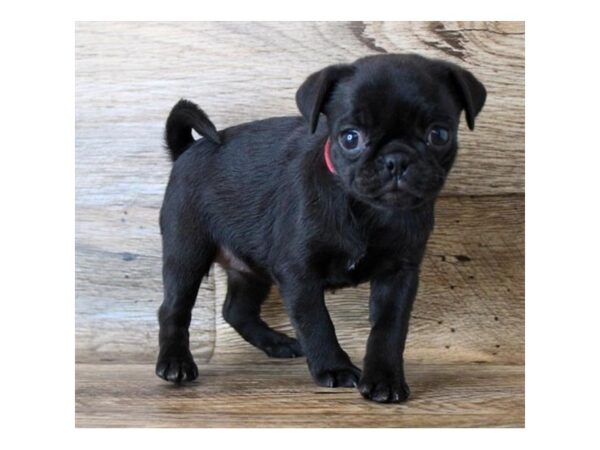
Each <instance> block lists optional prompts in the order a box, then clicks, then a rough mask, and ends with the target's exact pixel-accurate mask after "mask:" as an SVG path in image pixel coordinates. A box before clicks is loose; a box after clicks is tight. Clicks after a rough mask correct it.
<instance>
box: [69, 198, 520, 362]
mask: <svg viewBox="0 0 600 450" xmlns="http://www.w3.org/2000/svg"><path fill="white" fill-rule="evenodd" d="M125 212H127V214H125ZM78 215H79V216H80V217H81V218H80V220H79V221H78V223H77V245H76V251H77V259H76V266H77V271H76V288H77V305H76V312H77V317H76V331H77V340H76V343H77V360H78V361H80V362H91V363H94V362H98V361H100V360H108V361H119V362H131V361H137V362H153V361H154V359H155V357H156V351H157V337H156V336H157V333H158V329H157V323H156V310H157V308H158V306H159V305H160V301H161V297H162V283H161V279H160V270H161V262H160V239H159V234H158V228H157V225H156V221H157V217H158V210H157V209H152V208H128V209H125V210H123V209H120V208H91V209H90V208H81V209H79V211H78ZM140 227H141V228H140ZM523 244H524V199H523V197H522V196H520V195H519V196H499V197H496V196H493V197H473V198H471V197H447V198H443V199H441V200H440V201H439V202H438V205H437V224H436V228H435V231H434V234H433V236H432V239H431V241H430V243H429V246H428V249H427V257H426V260H425V263H424V267H423V273H422V277H421V285H420V290H419V295H418V298H417V302H416V305H415V310H414V312H413V320H412V321H411V331H410V334H409V343H408V350H407V352H408V353H407V356H408V358H409V359H410V360H413V361H425V362H426V361H429V362H431V361H438V360H439V361H445V362H452V361H454V362H474V361H486V362H496V363H503V364H507V363H515V364H522V363H523V359H524V356H523V354H524V259H523V255H524V250H523ZM213 273H216V278H214V277H212V276H211V277H209V278H208V279H207V280H205V281H204V283H203V287H202V290H201V292H200V294H199V300H198V301H197V302H196V308H195V310H194V314H193V322H192V327H191V342H192V346H193V351H194V354H195V356H196V357H197V359H198V361H199V362H206V361H208V359H209V358H210V357H211V356H212V355H213V353H214V354H215V355H231V356H232V357H233V358H237V357H240V356H244V355H246V354H250V355H254V356H255V357H257V358H262V357H263V355H262V353H261V352H259V351H258V350H256V349H255V348H254V347H252V346H250V345H249V344H247V343H246V342H245V341H243V340H242V339H241V338H240V337H239V336H238V335H237V333H236V332H235V331H234V330H232V329H231V328H230V327H229V325H227V324H226V323H224V322H223V320H222V318H221V314H220V309H221V304H222V302H223V299H224V297H225V287H224V281H225V278H224V275H223V273H222V272H221V271H219V270H218V269H215V270H214V271H213ZM367 298H368V286H361V287H359V288H357V289H344V290H340V291H338V292H336V294H335V295H328V298H327V303H328V306H329V309H330V311H331V313H332V316H333V320H334V323H335V325H336V327H337V333H338V336H339V337H340V341H341V343H342V345H343V346H344V348H346V349H347V350H348V351H349V352H350V354H351V355H352V356H353V357H354V358H356V359H357V360H358V361H360V358H361V357H362V354H363V351H364V345H365V341H366V338H367V335H368V331H369V329H368V320H367V317H368V308H367ZM264 316H265V318H266V320H267V321H268V322H269V323H270V324H272V325H273V326H275V327H276V328H278V329H282V330H284V331H288V332H289V331H290V326H289V321H288V319H287V316H286V315H285V313H284V312H283V308H282V306H281V302H280V300H279V298H278V297H277V296H276V295H273V296H272V297H271V298H270V300H269V301H268V302H267V304H266V305H265V308H264Z"/></svg>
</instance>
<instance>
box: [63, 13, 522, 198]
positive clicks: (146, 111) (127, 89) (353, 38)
mask: <svg viewBox="0 0 600 450" xmlns="http://www.w3.org/2000/svg"><path fill="white" fill-rule="evenodd" d="M75 41H76V54H75V57H76V63H75V67H76V85H75V99H76V149H77V152H76V167H77V173H76V183H77V196H76V201H77V204H78V205H81V206H83V205H90V204H96V205H98V206H100V205H102V206H108V205H111V204H115V202H117V204H120V205H121V206H129V205H131V204H136V205H140V206H142V205H143V206H147V205H156V204H158V202H159V201H160V200H159V199H160V196H161V195H162V193H163V188H164V184H165V180H166V178H167V175H168V172H169V168H170V165H169V164H168V163H167V158H166V154H165V152H164V151H163V150H162V133H163V126H164V122H165V119H166V117H167V114H168V112H169V110H170V108H171V107H172V106H173V104H174V103H175V102H176V101H177V100H178V99H179V98H181V97H186V98H189V99H191V100H194V101H196V102H198V103H199V104H200V105H201V106H202V108H204V109H205V110H206V111H207V113H208V114H209V115H210V117H211V118H212V119H213V120H214V122H215V124H216V125H217V127H218V128H219V129H221V128H224V127H227V126H230V125H234V124H237V123H240V122H245V121H250V120H255V119H260V118H265V117H270V116H280V115H290V114H292V115H295V114H298V112H297V109H296V105H295V103H294V95H295V91H296V89H297V88H298V86H299V85H300V83H301V82H302V81H303V80H304V79H305V78H306V77H307V76H308V75H309V74H310V73H312V72H313V71H315V70H318V69H320V68H322V67H324V66H326V65H329V64H332V63H337V62H349V61H352V60H354V59H356V58H358V57H361V56H365V55H368V54H374V53H381V52H384V51H385V52H418V53H421V54H424V55H428V56H432V57H440V58H445V59H447V60H450V61H453V62H456V63H459V64H462V65H463V66H464V67H466V68H468V69H471V70H473V72H474V73H475V74H476V75H477V76H478V77H479V78H480V79H481V80H482V81H483V83H484V84H485V85H486V87H487V89H488V100H487V103H486V105H485V109H484V110H483V112H482V114H481V116H480V117H479V118H478V121H477V125H476V130H475V132H473V133H472V132H469V131H468V130H467V128H466V125H465V124H464V123H463V125H462V129H461V137H460V140H461V151H460V154H459V157H458V160H457V164H456V166H455V170H454V171H453V173H452V174H451V177H450V179H449V180H448V184H447V186H446V188H445V190H444V193H445V195H453V194H466V195H478V194H503V193H522V192H523V190H524V79H525V78H524V73H525V72H524V68H525V61H524V44H525V39H524V25H523V23H521V22H517V23H514V22H482V23H479V22H475V23H471V22H456V23H455V22H451V23H439V22H382V23H377V22H376V23H360V22H307V23H306V22H304V23H303V22H260V23H246V22H232V23H229V22H227V23H222V22H197V23H176V22H169V23H146V22H143V23H138V22H135V23H131V22H119V23H114V22H109V23H79V24H77V27H76V39H75Z"/></svg>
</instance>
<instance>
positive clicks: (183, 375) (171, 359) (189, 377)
mask: <svg viewBox="0 0 600 450" xmlns="http://www.w3.org/2000/svg"><path fill="white" fill-rule="evenodd" d="M156 375H158V376H159V377H160V378H162V379H163V380H166V381H171V382H173V383H185V382H186V381H193V380H195V379H196V378H198V367H197V366H196V363H195V362H194V358H193V357H192V354H191V353H190V351H189V349H187V348H185V347H182V346H178V347H172V348H168V349H166V350H164V351H163V350H161V352H160V355H159V356H158V362H157V363H156Z"/></svg>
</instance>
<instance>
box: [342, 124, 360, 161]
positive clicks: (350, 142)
mask: <svg viewBox="0 0 600 450" xmlns="http://www.w3.org/2000/svg"><path fill="white" fill-rule="evenodd" d="M339 142H340V145H341V146H342V148H343V149H344V150H346V151H347V152H348V153H350V154H353V155H357V154H358V153H360V152H362V151H363V150H364V147H365V140H364V138H363V136H362V134H361V132H360V131H358V130H354V129H350V130H345V131H342V132H341V133H340V137H339Z"/></svg>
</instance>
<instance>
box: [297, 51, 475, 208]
mask: <svg viewBox="0 0 600 450" xmlns="http://www.w3.org/2000/svg"><path fill="white" fill-rule="evenodd" d="M485 97H486V91H485V88H484V86H483V84H481V83H480V82H479V81H478V80H477V79H476V78H475V77H474V76H473V75H472V74H471V73H470V72H468V71H466V70H464V69H462V68H460V67H458V66H456V65H454V64H451V63H448V62H444V61H440V60H433V59H428V58H424V57H421V56H418V55H379V56H368V57H366V58H362V59H359V60H358V61H356V62H355V63H353V64H340V65H334V66H329V67H326V68H325V69H323V70H321V71H319V72H316V73H314V74H312V75H311V76H309V77H308V79H307V80H306V81H305V82H304V83H303V84H302V86H300V88H299V89H298V92H297V94H296V103H297V104H298V108H299V109H300V112H301V113H302V115H303V116H304V117H305V118H306V120H307V121H308V124H309V127H310V130H311V132H313V133H314V132H315V130H316V128H317V124H318V121H319V115H320V114H321V113H323V114H324V115H325V116H326V117H327V124H328V127H329V138H330V142H331V147H330V158H331V162H332V164H333V167H334V169H335V172H336V175H337V176H339V178H340V180H341V182H342V184H343V185H344V187H345V189H346V190H347V191H348V193H350V194H351V195H352V196H354V197H356V198H358V199H360V200H362V201H364V202H366V203H368V204H371V205H372V206H375V207H380V208H381V207H383V208H399V209H411V208H414V207H416V206H418V205H420V204H422V203H424V202H426V201H428V200H432V199H433V198H435V197H436V196H437V194H438V193H439V192H440V190H441V189H442V186H443V184H444V181H445V179H446V176H447V174H448V172H449V171H450V168H451V167H452V163H453V162H454V158H455V156H456V150H457V129H458V123H459V119H460V114H461V111H463V110H464V111H465V116H466V119H467V124H468V126H469V128H470V129H471V130H472V129H473V127H474V125H475V117H476V116H477V114H478V113H479V112H480V111H481V109H482V107H483V104H484V102H485Z"/></svg>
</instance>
